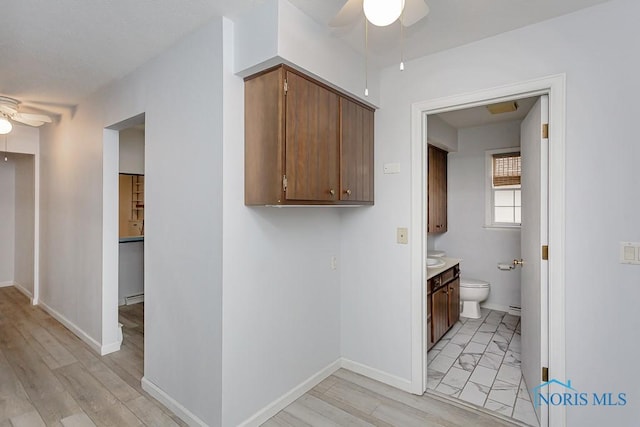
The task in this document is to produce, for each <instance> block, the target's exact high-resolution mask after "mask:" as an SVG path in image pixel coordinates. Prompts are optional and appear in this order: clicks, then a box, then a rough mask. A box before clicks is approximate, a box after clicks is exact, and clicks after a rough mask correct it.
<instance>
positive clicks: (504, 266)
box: [498, 259, 523, 271]
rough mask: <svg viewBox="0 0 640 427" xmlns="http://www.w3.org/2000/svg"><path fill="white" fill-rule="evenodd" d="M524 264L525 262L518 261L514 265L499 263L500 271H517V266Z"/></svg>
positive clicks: (514, 261)
mask: <svg viewBox="0 0 640 427" xmlns="http://www.w3.org/2000/svg"><path fill="white" fill-rule="evenodd" d="M522 264H523V261H522V260H517V259H514V260H513V262H512V263H508V262H499V263H498V270H503V271H510V270H515V268H516V266H518V265H522Z"/></svg>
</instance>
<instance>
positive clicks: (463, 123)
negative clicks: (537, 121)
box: [437, 96, 539, 129]
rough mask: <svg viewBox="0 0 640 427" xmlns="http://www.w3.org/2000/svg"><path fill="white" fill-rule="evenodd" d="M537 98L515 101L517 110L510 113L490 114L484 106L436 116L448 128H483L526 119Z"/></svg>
mask: <svg viewBox="0 0 640 427" xmlns="http://www.w3.org/2000/svg"><path fill="white" fill-rule="evenodd" d="M538 98H539V96H535V97H531V98H523V99H518V100H516V101H515V102H516V104H518V109H517V110H516V111H514V112H512V113H502V114H491V113H490V112H489V110H488V109H487V106H486V105H482V106H479V107H473V108H465V109H463V110H455V111H448V112H446V113H440V114H438V115H437V116H438V117H440V118H441V119H442V120H443V121H445V122H446V123H447V124H448V125H449V126H451V127H453V128H456V129H464V128H470V127H476V126H484V125H489V124H493V123H502V122H511V121H516V120H522V119H524V118H525V117H527V114H528V113H529V111H530V110H531V107H533V105H534V104H535V103H536V101H537V100H538Z"/></svg>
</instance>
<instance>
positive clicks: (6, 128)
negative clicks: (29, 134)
mask: <svg viewBox="0 0 640 427" xmlns="http://www.w3.org/2000/svg"><path fill="white" fill-rule="evenodd" d="M11 129H13V126H11V122H10V121H9V120H7V119H6V118H4V117H0V135H6V134H8V133H9V132H11Z"/></svg>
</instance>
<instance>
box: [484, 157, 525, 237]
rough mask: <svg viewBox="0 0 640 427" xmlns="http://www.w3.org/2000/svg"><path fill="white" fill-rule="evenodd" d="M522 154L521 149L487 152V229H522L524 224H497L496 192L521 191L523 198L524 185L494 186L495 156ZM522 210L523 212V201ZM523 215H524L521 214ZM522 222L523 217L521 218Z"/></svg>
mask: <svg viewBox="0 0 640 427" xmlns="http://www.w3.org/2000/svg"><path fill="white" fill-rule="evenodd" d="M516 152H517V153H520V155H521V156H522V153H521V151H520V147H509V148H499V149H494V150H486V151H485V224H484V226H485V228H506V229H520V227H521V224H522V222H520V223H515V222H514V223H511V222H496V221H495V210H494V208H495V193H496V190H517V189H520V190H521V192H520V196H521V197H522V184H520V185H505V186H500V187H494V186H493V156H494V155H495V154H506V153H516ZM520 210H521V212H522V199H521V205H520ZM521 215H522V214H521ZM520 220H521V221H522V216H521V217H520Z"/></svg>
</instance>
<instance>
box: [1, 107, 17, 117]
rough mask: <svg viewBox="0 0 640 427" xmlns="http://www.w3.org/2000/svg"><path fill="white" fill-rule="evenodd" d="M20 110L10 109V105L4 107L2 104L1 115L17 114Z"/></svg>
mask: <svg viewBox="0 0 640 427" xmlns="http://www.w3.org/2000/svg"><path fill="white" fill-rule="evenodd" d="M17 112H18V110H16V109H14V108H13V107H10V106H8V105H4V104H0V113H4V114H8V115H11V114H15V113H17Z"/></svg>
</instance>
